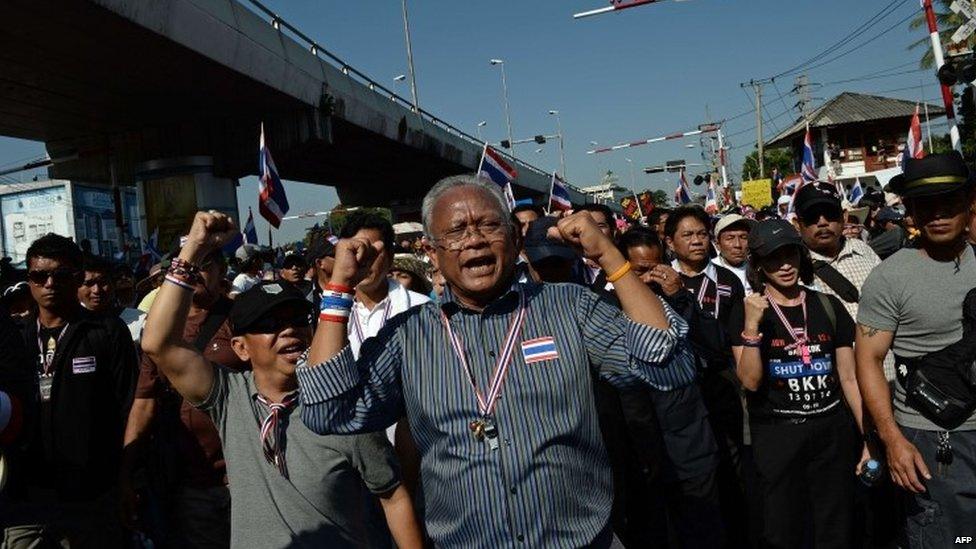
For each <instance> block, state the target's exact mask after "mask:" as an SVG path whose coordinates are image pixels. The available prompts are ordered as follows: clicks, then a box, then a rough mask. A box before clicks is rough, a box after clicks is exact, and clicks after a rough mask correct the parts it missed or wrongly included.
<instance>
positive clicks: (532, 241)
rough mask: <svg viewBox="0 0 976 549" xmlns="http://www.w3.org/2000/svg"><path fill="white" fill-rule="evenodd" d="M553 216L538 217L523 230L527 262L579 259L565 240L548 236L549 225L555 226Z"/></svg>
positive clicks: (555, 221)
mask: <svg viewBox="0 0 976 549" xmlns="http://www.w3.org/2000/svg"><path fill="white" fill-rule="evenodd" d="M556 223H557V220H556V218H555V217H540V218H539V219H534V220H532V221H531V222H530V223H529V228H528V229H526V231H525V245H524V248H525V257H526V258H527V259H528V260H529V263H536V262H538V261H542V260H544V259H549V258H559V259H566V260H574V259H579V256H578V255H577V254H576V252H575V251H574V250H573V249H572V248H570V247H569V245H567V244H566V243H565V242H561V241H559V240H555V239H552V238H549V236H548V232H549V228H550V227H555V226H556Z"/></svg>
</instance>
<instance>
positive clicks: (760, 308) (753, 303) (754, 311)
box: [745, 294, 769, 330]
mask: <svg viewBox="0 0 976 549" xmlns="http://www.w3.org/2000/svg"><path fill="white" fill-rule="evenodd" d="M768 308H769V301H767V300H766V297H765V296H763V295H762V294H752V295H750V296H749V297H747V298H746V302H745V317H746V318H745V327H746V329H752V330H758V329H759V322H760V321H762V317H763V314H764V313H765V312H766V309H768Z"/></svg>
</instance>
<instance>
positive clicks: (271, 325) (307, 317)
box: [244, 312, 312, 334]
mask: <svg viewBox="0 0 976 549" xmlns="http://www.w3.org/2000/svg"><path fill="white" fill-rule="evenodd" d="M311 325H312V313H310V312H309V313H302V314H296V315H290V316H266V317H263V318H259V319H258V320H255V321H254V322H253V323H251V325H250V326H248V327H247V329H246V330H244V331H245V332H246V333H249V334H276V333H278V332H280V331H282V330H284V329H285V328H308V327H309V326H311Z"/></svg>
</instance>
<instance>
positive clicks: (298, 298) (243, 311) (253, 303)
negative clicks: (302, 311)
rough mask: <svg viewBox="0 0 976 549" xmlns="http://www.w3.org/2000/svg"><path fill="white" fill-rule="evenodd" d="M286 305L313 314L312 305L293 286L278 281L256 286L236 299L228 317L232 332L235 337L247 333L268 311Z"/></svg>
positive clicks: (260, 283)
mask: <svg viewBox="0 0 976 549" xmlns="http://www.w3.org/2000/svg"><path fill="white" fill-rule="evenodd" d="M286 303H287V304H294V305H298V306H301V307H304V308H307V309H308V312H309V314H311V313H312V304H311V303H310V302H309V301H308V300H307V299H305V295H304V294H302V292H301V291H299V290H298V289H297V288H295V287H294V286H292V285H291V284H288V283H283V282H277V281H262V282H259V283H257V284H255V285H254V286H252V287H251V288H250V289H248V290H247V291H245V292H241V293H240V294H239V295H238V296H237V297H236V298H235V299H234V306H233V307H231V309H230V315H228V320H230V327H231V331H232V332H233V333H234V335H241V334H244V333H247V329H248V328H249V327H250V326H251V325H252V324H254V323H255V322H257V321H258V320H260V319H261V317H263V316H264V315H265V314H267V313H268V311H270V310H271V309H274V308H275V307H277V306H279V305H283V304H286Z"/></svg>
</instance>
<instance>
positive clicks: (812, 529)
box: [0, 154, 976, 549]
mask: <svg viewBox="0 0 976 549" xmlns="http://www.w3.org/2000/svg"><path fill="white" fill-rule="evenodd" d="M974 197H976V180H974V177H973V175H971V174H970V171H969V170H968V169H967V167H966V165H965V163H964V162H963V161H962V158H961V157H960V156H958V155H957V154H946V155H930V156H928V157H926V158H924V159H920V160H914V161H909V162H908V164H907V166H906V169H905V173H904V174H902V175H899V176H897V177H896V178H895V179H893V180H892V181H891V183H890V187H889V188H888V189H886V190H885V191H882V190H879V189H870V190H869V191H868V192H867V193H866V195H865V197H864V198H863V199H862V200H861V202H860V203H859V204H858V205H856V206H855V205H851V204H848V203H847V202H846V201H845V200H844V199H843V197H842V196H841V195H840V194H838V191H837V188H836V187H835V186H834V185H832V184H827V183H820V182H816V183H810V184H807V185H805V186H803V187H801V188H800V189H799V190H798V191H797V192H796V193H795V194H793V195H792V197H791V198H790V199H789V200H787V201H786V202H784V203H783V204H778V203H777V204H776V205H774V206H771V207H768V208H763V209H760V210H752V209H750V208H747V207H742V208H738V207H729V208H727V209H726V210H725V211H723V212H721V213H718V214H713V215H710V214H708V213H706V212H705V210H704V209H702V208H701V207H699V206H696V205H684V206H678V207H676V208H673V209H664V208H658V209H655V210H654V211H653V212H650V213H649V215H648V216H647V217H646V218H645V219H643V220H641V222H622V221H621V220H620V219H618V216H616V215H615V214H614V212H613V211H612V210H610V209H609V208H608V207H606V206H603V205H598V204H587V205H584V206H581V207H580V208H579V209H577V210H575V211H574V212H572V213H569V212H560V213H558V214H549V213H548V212H546V211H545V210H543V209H542V208H541V207H539V206H536V205H520V206H517V207H515V208H514V209H511V210H510V209H509V206H508V204H507V201H506V198H505V196H504V195H503V193H502V192H501V190H500V189H499V188H498V187H497V186H496V185H495V184H494V183H490V182H486V181H484V180H481V179H478V178H476V177H473V176H454V177H449V178H447V179H444V180H442V181H440V182H438V183H437V184H436V185H434V186H433V188H432V189H431V190H430V191H429V192H428V194H427V196H426V197H425V199H424V201H423V204H422V220H423V234H424V236H423V237H422V238H421V237H419V236H417V237H410V238H400V239H398V238H397V236H396V235H395V234H394V230H393V226H392V225H391V224H390V222H389V221H387V220H386V219H385V218H383V217H381V216H379V215H377V214H372V213H365V212H357V213H356V214H353V215H350V216H349V218H348V219H347V221H346V223H345V224H344V225H343V226H342V228H341V230H340V231H339V234H337V235H335V236H333V237H329V238H325V237H322V238H318V239H316V240H315V241H313V242H311V243H310V245H309V246H308V247H307V248H306V249H305V250H303V251H302V252H301V253H299V252H291V253H287V254H286V253H283V252H272V251H270V250H266V249H261V248H258V247H256V246H251V245H245V246H242V247H240V248H239V249H238V250H237V251H236V253H235V254H234V257H232V258H226V257H224V255H223V252H222V250H223V249H224V248H225V246H226V244H227V243H228V242H229V241H231V240H233V239H234V238H235V237H237V235H238V234H239V228H238V227H236V226H235V224H234V223H233V221H232V220H231V219H230V218H228V217H227V216H225V215H223V214H220V213H216V212H212V211H211V212H199V213H198V214H197V215H196V217H195V219H194V221H193V224H192V226H190V227H187V234H186V236H185V237H184V238H183V239H181V242H180V247H179V248H178V249H177V250H174V251H173V252H172V253H171V254H170V255H168V256H167V258H166V259H165V260H164V261H162V262H160V263H159V264H157V265H154V266H153V267H152V268H151V269H148V270H147V271H146V272H144V273H139V274H134V273H133V272H132V271H131V270H129V269H127V268H125V267H121V266H117V265H113V264H112V263H110V262H108V261H106V260H104V259H102V258H99V257H96V256H93V255H91V254H90V253H86V252H84V251H83V250H82V247H80V246H78V245H77V244H75V243H74V242H73V241H72V240H70V239H68V238H66V237H63V236H59V235H56V234H48V235H46V236H43V237H41V238H39V239H38V240H36V241H35V242H33V243H32V244H31V246H30V248H29V249H28V251H27V254H26V256H27V258H26V267H27V270H26V272H18V271H16V270H15V269H13V267H12V266H11V265H10V264H9V262H5V263H3V264H2V265H0V271H2V272H0V274H2V277H3V282H4V288H5V289H4V291H3V296H2V299H0V302H2V305H3V311H2V314H0V348H2V350H3V352H2V353H0V452H2V454H0V455H2V459H0V526H2V528H3V532H4V535H3V538H2V547H4V548H7V547H10V548H28V547H31V548H33V547H48V546H62V547H99V548H101V547H106V548H111V547H136V546H138V547H150V546H151V547H229V546H231V547H255V548H277V547H312V546H316V547H322V546H324V547H347V546H348V547H392V546H397V547H423V546H434V545H437V546H444V547H502V546H525V547H584V546H585V547H590V546H596V547H610V546H616V547H621V546H622V547H640V548H644V547H650V548H655V547H686V548H690V547H708V548H716V547H733V548H738V547H764V548H765V547H773V548H791V549H792V548H804V547H811V548H813V547H816V548H848V547H910V548H928V547H945V546H949V545H952V544H953V543H955V542H957V540H958V539H962V540H965V539H967V538H968V539H970V540H971V539H972V538H973V537H976V496H974V487H976V412H974V410H976V338H974V336H976V334H974V333H973V330H976V291H974V290H976V254H974V252H973V249H974V246H976V233H974V231H976V214H974ZM137 281H138V282H137ZM35 349H36V351H35Z"/></svg>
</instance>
